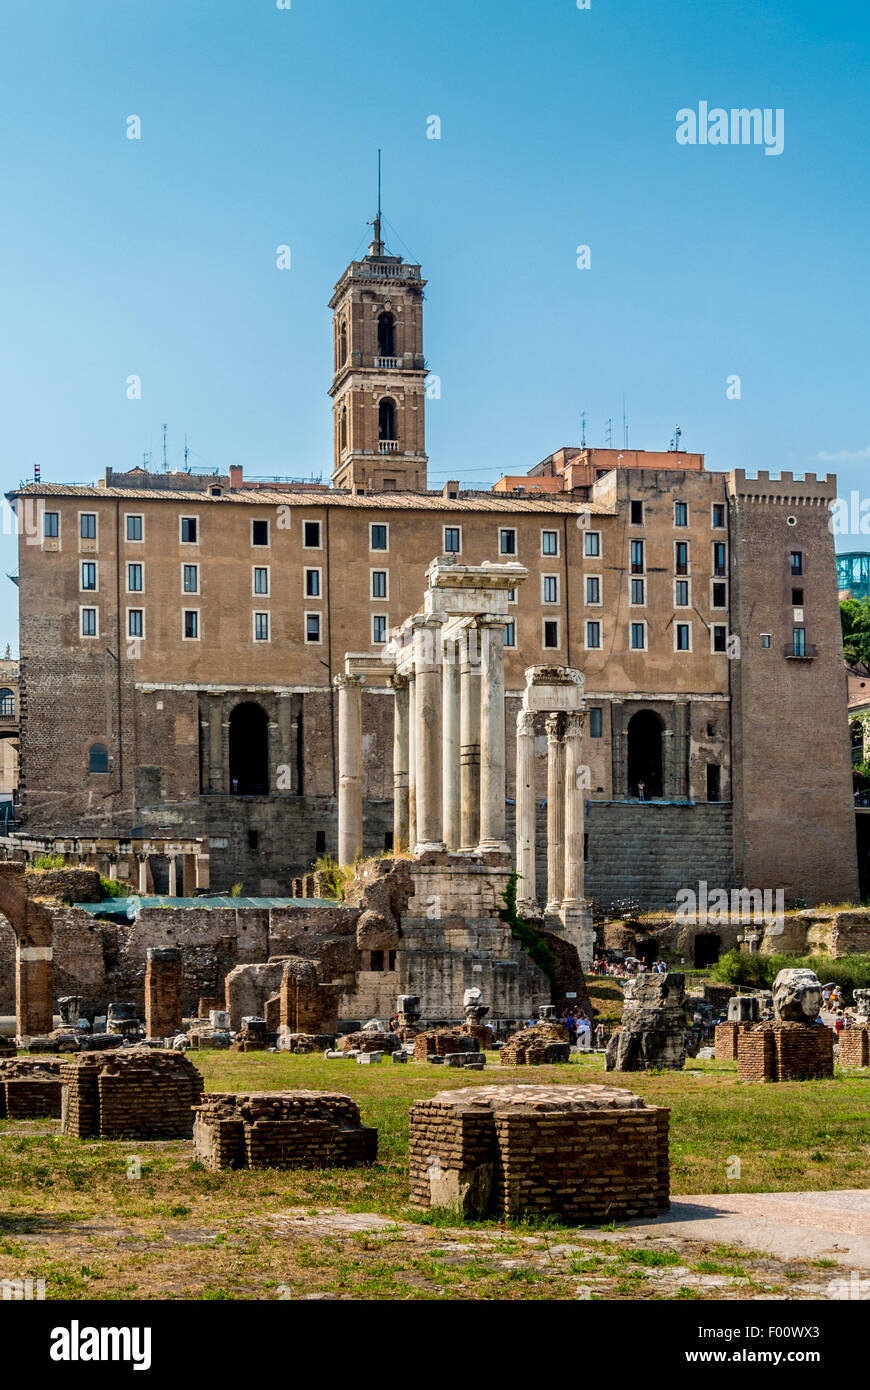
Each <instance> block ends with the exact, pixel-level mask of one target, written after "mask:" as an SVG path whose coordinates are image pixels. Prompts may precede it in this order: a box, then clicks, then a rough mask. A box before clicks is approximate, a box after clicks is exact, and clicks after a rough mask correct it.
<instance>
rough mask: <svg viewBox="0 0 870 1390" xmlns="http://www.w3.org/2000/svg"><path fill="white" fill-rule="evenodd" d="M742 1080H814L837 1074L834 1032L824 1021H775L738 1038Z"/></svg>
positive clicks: (739, 1067)
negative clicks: (835, 1072) (808, 1022)
mask: <svg viewBox="0 0 870 1390" xmlns="http://www.w3.org/2000/svg"><path fill="white" fill-rule="evenodd" d="M737 1074H738V1076H739V1077H740V1080H741V1081H814V1080H817V1079H819V1078H824V1077H831V1076H833V1075H834V1034H833V1032H832V1031H831V1029H830V1028H826V1027H825V1026H824V1024H821V1023H810V1024H806V1023H773V1024H767V1025H762V1027H760V1028H750V1029H749V1031H748V1032H745V1033H741V1034H740V1035H739V1037H738V1040H737Z"/></svg>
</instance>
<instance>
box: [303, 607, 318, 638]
mask: <svg viewBox="0 0 870 1390" xmlns="http://www.w3.org/2000/svg"><path fill="white" fill-rule="evenodd" d="M305 641H306V642H309V643H312V642H320V641H321V637H320V614H319V613H306V614H305Z"/></svg>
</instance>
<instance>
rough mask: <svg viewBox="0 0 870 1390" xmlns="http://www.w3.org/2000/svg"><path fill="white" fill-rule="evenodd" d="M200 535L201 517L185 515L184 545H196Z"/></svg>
mask: <svg viewBox="0 0 870 1390" xmlns="http://www.w3.org/2000/svg"><path fill="white" fill-rule="evenodd" d="M198 535H199V519H198V518H197V517H195V516H183V517H182V518H181V543H182V545H196V543H197V538H198Z"/></svg>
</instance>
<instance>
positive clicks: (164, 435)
mask: <svg viewBox="0 0 870 1390" xmlns="http://www.w3.org/2000/svg"><path fill="white" fill-rule="evenodd" d="M166 471H167V463H166V426H165V425H164V426H163V472H164V473H165V472H166Z"/></svg>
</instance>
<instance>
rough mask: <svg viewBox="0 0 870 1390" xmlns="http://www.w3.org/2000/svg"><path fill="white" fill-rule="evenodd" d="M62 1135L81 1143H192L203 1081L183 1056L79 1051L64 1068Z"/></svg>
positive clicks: (141, 1051)
mask: <svg viewBox="0 0 870 1390" xmlns="http://www.w3.org/2000/svg"><path fill="white" fill-rule="evenodd" d="M60 1079H61V1082H62V1083H63V1115H62V1123H61V1131H62V1133H63V1134H67V1135H71V1136H72V1137H74V1138H76V1139H91V1138H99V1139H190V1138H191V1137H192V1135H193V1107H194V1106H195V1105H198V1104H199V1102H200V1100H201V1099H202V1093H203V1080H202V1077H201V1075H200V1073H199V1072H198V1071H197V1069H196V1067H195V1066H194V1065H193V1063H192V1062H191V1061H190V1060H189V1059H188V1058H187V1057H185V1056H184V1054H183V1053H180V1052H162V1051H158V1050H156V1049H153V1048H129V1049H127V1048H125V1049H124V1050H123V1051H122V1052H117V1051H116V1052H80V1053H79V1054H78V1055H77V1056H75V1057H72V1058H70V1059H69V1061H64V1062H62V1063H61V1066H60Z"/></svg>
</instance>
